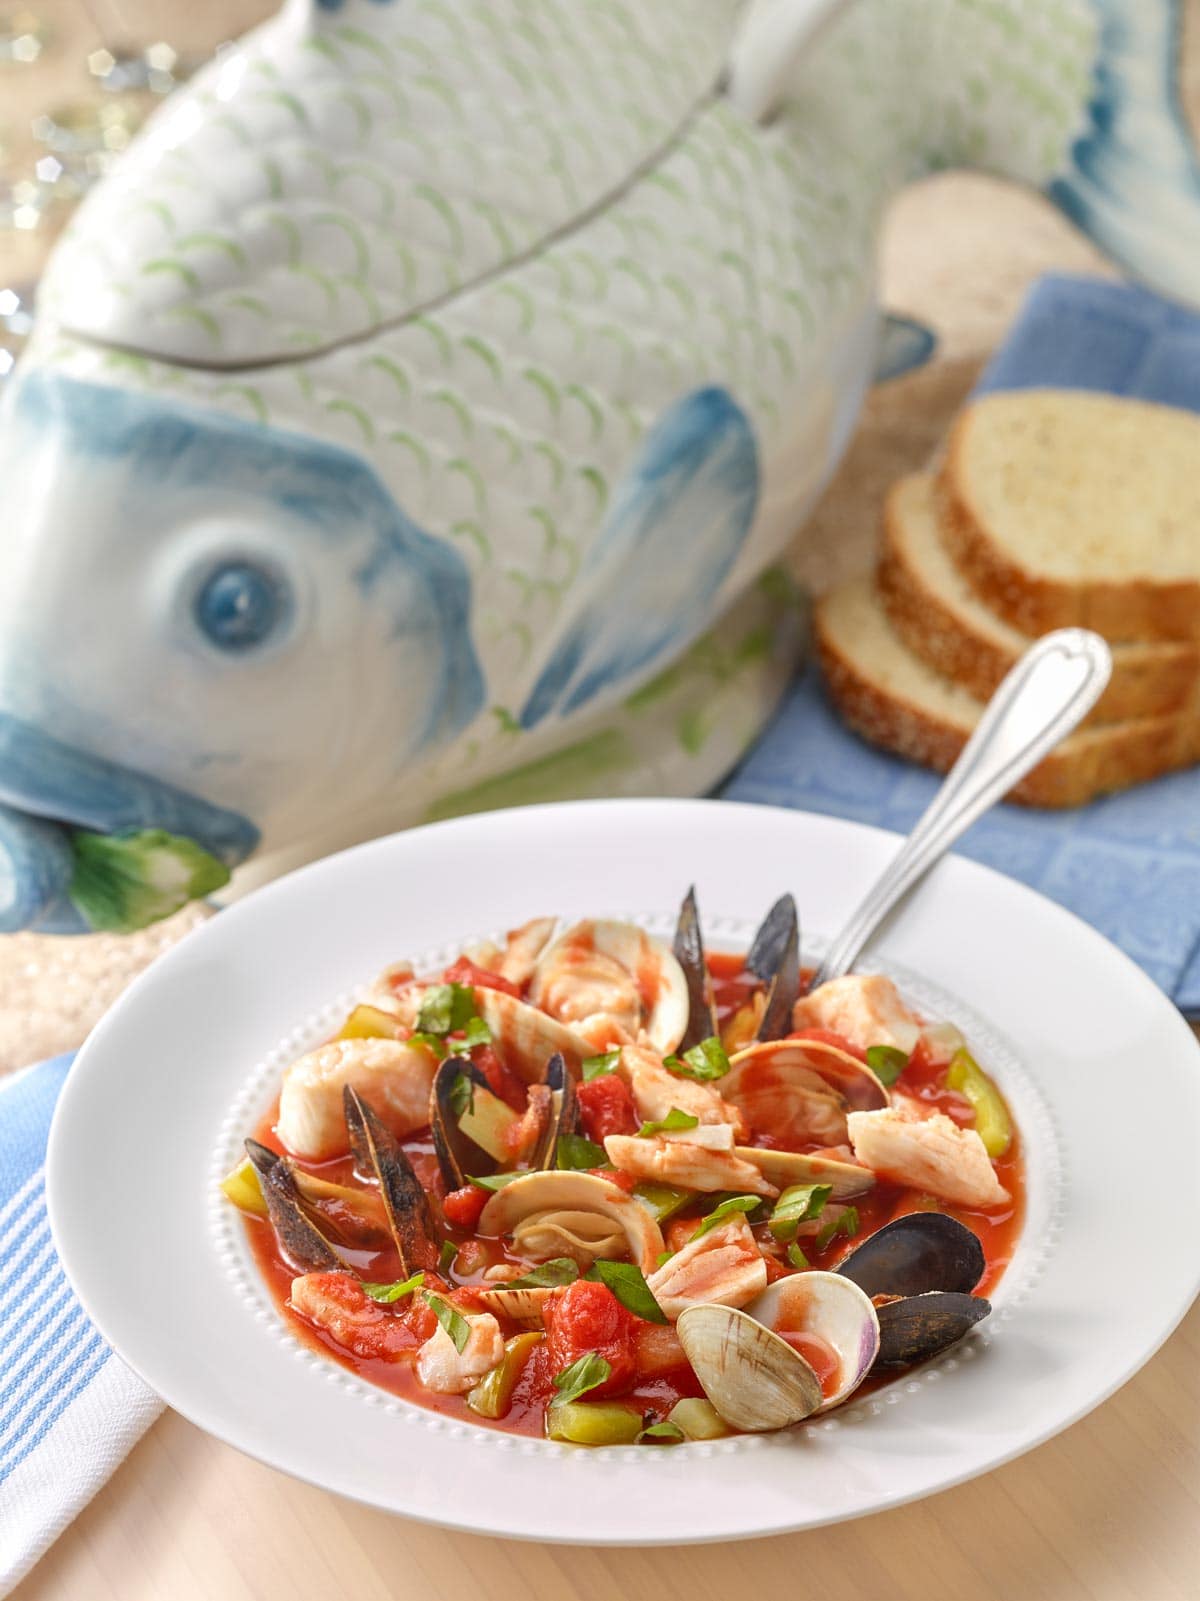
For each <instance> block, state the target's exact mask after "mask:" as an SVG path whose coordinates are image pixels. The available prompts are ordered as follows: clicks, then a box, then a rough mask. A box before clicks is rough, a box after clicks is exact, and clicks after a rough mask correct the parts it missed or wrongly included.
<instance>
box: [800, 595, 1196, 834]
mask: <svg viewBox="0 0 1200 1601" xmlns="http://www.w3.org/2000/svg"><path fill="white" fill-rule="evenodd" d="M815 630H816V640H817V653H818V657H819V660H820V663H821V669H822V672H823V673H824V676H825V682H826V684H827V686H828V688H829V693H830V696H831V697H832V699H833V701H834V704H835V705H836V706H837V707H838V709H839V711H840V712H841V713H842V716H843V717H844V718H845V719H846V721H847V722H848V723H849V724H850V726H851V727H852V728H853V729H855V730H856V731H857V732H858V733H859V734H861V735H862V736H863V738H864V739H867V740H870V741H871V743H872V744H875V745H881V746H883V748H884V749H885V750H890V751H895V752H896V753H897V754H898V755H900V756H907V757H908V758H909V759H910V760H912V761H916V762H922V763H923V764H924V765H925V766H927V767H933V768H935V769H937V770H938V771H939V772H945V771H946V769H947V768H949V767H950V766H952V764H953V762H954V760H955V758H956V757H957V755H958V753H959V751H960V750H961V749H962V747H963V745H964V744H965V743H966V741H967V739H968V737H969V736H970V733H971V730H972V729H973V728H974V726H975V724H976V722H977V721H978V719H979V716H980V713H981V712H982V710H983V703H982V702H981V701H979V700H977V699H976V698H975V697H974V696H973V695H969V694H968V693H967V691H966V690H965V689H962V688H960V687H959V686H958V685H957V684H955V683H952V682H951V681H950V680H949V679H947V678H943V677H942V675H941V674H940V673H936V672H934V670H933V669H932V668H931V667H929V666H928V665H927V664H926V663H925V662H923V661H922V660H921V659H920V657H919V656H914V655H913V653H912V652H911V651H910V650H909V649H908V648H907V646H906V645H905V644H904V643H903V641H902V640H901V639H900V636H899V635H898V634H897V633H896V631H895V629H894V628H893V627H892V625H891V623H890V622H889V620H888V615H887V612H886V611H885V610H884V607H883V602H882V601H881V599H880V597H879V593H878V590H877V589H876V587H875V585H874V584H873V582H872V581H871V579H870V578H867V577H864V578H857V579H853V580H852V581H851V582H850V583H848V584H844V585H842V587H841V588H839V589H835V590H834V591H833V592H832V593H831V594H829V595H826V596H825V597H824V598H823V599H822V600H820V601H819V602H818V603H817V607H816V612H815ZM1195 761H1200V719H1196V718H1191V717H1143V718H1137V719H1134V720H1131V721H1128V722H1122V723H1105V724H1101V725H1098V726H1096V727H1093V728H1087V729H1083V730H1082V731H1080V732H1078V733H1075V734H1072V735H1071V736H1070V738H1069V739H1066V740H1064V741H1063V743H1062V744H1061V745H1060V746H1059V747H1058V749H1057V750H1055V751H1053V752H1052V753H1051V754H1050V755H1049V756H1047V757H1046V759H1045V761H1043V762H1041V763H1040V764H1039V765H1038V766H1037V767H1036V768H1035V769H1034V770H1033V772H1032V773H1030V774H1029V775H1028V777H1027V778H1025V779H1023V780H1022V781H1021V783H1020V784H1019V785H1017V787H1016V789H1014V790H1013V792H1012V794H1011V795H1010V796H1009V799H1010V800H1016V801H1022V802H1024V803H1025V804H1027V805H1030V806H1079V805H1082V804H1083V803H1084V802H1085V801H1089V800H1092V799H1093V798H1094V797H1095V796H1097V795H1102V794H1104V793H1106V792H1107V791H1110V790H1118V789H1125V788H1127V787H1128V786H1129V785H1131V784H1138V783H1141V782H1143V781H1144V780H1145V779H1149V778H1157V777H1158V776H1159V775H1160V774H1162V773H1166V772H1170V771H1171V770H1172V769H1174V768H1177V767H1185V766H1187V765H1188V764H1189V763H1191V762H1195Z"/></svg>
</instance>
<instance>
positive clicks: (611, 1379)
mask: <svg viewBox="0 0 1200 1601" xmlns="http://www.w3.org/2000/svg"><path fill="white" fill-rule="evenodd" d="M542 1317H543V1319H544V1320H545V1324H546V1345H547V1348H548V1351H549V1357H550V1371H551V1372H552V1373H562V1372H564V1371H565V1370H566V1369H567V1368H569V1367H570V1366H571V1365H572V1363H574V1362H578V1360H579V1358H580V1357H581V1356H586V1355H587V1354H588V1352H589V1351H594V1352H596V1354H597V1355H598V1356H602V1357H603V1358H604V1360H605V1361H606V1362H607V1363H608V1365H609V1367H610V1368H611V1369H612V1372H611V1373H610V1374H609V1376H608V1378H607V1379H605V1381H604V1383H603V1384H600V1385H597V1386H596V1388H595V1389H594V1390H589V1391H588V1398H589V1399H593V1398H595V1399H599V1398H601V1397H602V1396H606V1395H621V1394H622V1393H623V1392H624V1391H625V1390H628V1389H629V1388H630V1387H631V1386H632V1384H633V1382H634V1379H635V1377H636V1374H637V1356H636V1346H635V1341H634V1326H635V1320H634V1318H633V1317H632V1316H631V1315H630V1313H628V1312H627V1311H626V1310H625V1308H624V1307H623V1306H622V1305H621V1303H620V1301H618V1300H617V1298H616V1296H615V1295H614V1294H613V1293H612V1291H611V1290H610V1289H609V1288H608V1286H607V1285H604V1284H593V1283H590V1282H589V1281H588V1280H586V1279H576V1281H575V1283H574V1284H568V1285H567V1286H566V1288H565V1289H561V1290H552V1291H551V1292H550V1295H549V1296H548V1298H547V1300H546V1302H545V1304H544V1306H543V1307H542Z"/></svg>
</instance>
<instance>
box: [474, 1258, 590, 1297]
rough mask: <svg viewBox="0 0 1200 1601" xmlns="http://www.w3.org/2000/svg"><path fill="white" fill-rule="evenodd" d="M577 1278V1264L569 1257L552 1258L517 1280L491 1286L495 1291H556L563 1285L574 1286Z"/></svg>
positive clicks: (506, 1280) (507, 1280)
mask: <svg viewBox="0 0 1200 1601" xmlns="http://www.w3.org/2000/svg"><path fill="white" fill-rule="evenodd" d="M578 1277H579V1267H578V1264H577V1263H575V1262H573V1261H572V1260H571V1258H570V1257H569V1256H553V1257H551V1258H550V1260H549V1261H548V1262H540V1263H539V1264H538V1266H537V1267H534V1268H530V1270H529V1272H528V1273H522V1274H521V1277H520V1278H519V1279H505V1280H504V1281H503V1282H502V1283H497V1284H495V1285H494V1286H492V1287H493V1288H494V1289H497V1290H557V1289H558V1288H559V1287H560V1286H561V1285H563V1284H574V1282H575V1280H576V1279H577V1278H578Z"/></svg>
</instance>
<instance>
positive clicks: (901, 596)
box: [878, 479, 1200, 726]
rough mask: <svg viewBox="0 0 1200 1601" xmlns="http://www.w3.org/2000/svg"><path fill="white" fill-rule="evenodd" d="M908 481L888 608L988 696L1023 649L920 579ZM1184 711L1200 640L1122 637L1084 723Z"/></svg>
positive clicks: (1190, 704)
mask: <svg viewBox="0 0 1200 1601" xmlns="http://www.w3.org/2000/svg"><path fill="white" fill-rule="evenodd" d="M910 482H911V480H910V479H902V480H901V481H900V482H899V483H897V484H894V485H893V486H892V489H891V490H890V491H889V493H888V496H887V499H886V501H885V503H884V509H883V522H882V541H881V546H880V556H879V572H878V582H879V592H880V596H881V598H882V600H883V604H884V608H885V610H886V611H887V614H888V619H889V621H890V622H891V624H892V627H893V628H894V629H895V630H896V632H897V633H898V634H899V635H900V637H901V639H902V640H903V641H904V643H905V644H906V645H907V646H908V648H909V650H910V651H912V653H913V655H914V656H917V657H919V658H920V659H921V660H922V661H923V662H925V663H927V665H928V666H930V667H932V668H933V669H934V671H935V672H939V673H941V674H942V676H943V677H945V678H951V679H953V680H954V681H955V682H956V683H958V684H961V685H962V687H963V688H964V689H966V690H969V691H970V693H971V694H972V695H975V696H977V697H978V698H979V699H980V700H987V698H988V697H989V696H990V695H991V694H992V692H993V691H994V690H995V688H996V687H997V685H998V684H999V683H1000V680H1001V679H1002V678H1003V677H1004V675H1005V673H1006V672H1008V670H1009V668H1011V667H1012V666H1013V665H1014V664H1015V662H1016V661H1017V659H1018V657H1019V655H1020V651H1019V650H1017V649H1013V648H1010V647H1009V646H1008V644H1007V643H1006V642H1004V641H1001V640H996V639H992V638H989V637H988V636H987V635H986V634H985V633H983V632H982V631H980V630H978V629H977V628H975V627H973V626H972V620H971V618H970V617H969V616H964V615H963V614H962V613H961V612H959V611H957V610H956V609H955V608H954V606H953V605H952V604H949V603H947V602H946V601H944V600H943V598H942V597H941V596H940V595H939V594H938V593H937V591H936V590H934V589H932V588H930V587H929V585H928V584H926V583H925V582H924V581H923V577H922V574H921V572H920V569H919V566H918V565H917V563H915V562H914V560H913V558H912V552H911V550H910V547H909V542H908V540H907V538H906V537H905V529H904V512H903V509H902V508H903V496H904V491H905V488H906V486H907V485H909V484H910ZM935 495H936V497H937V502H938V518H939V524H940V528H939V531H940V533H941V534H942V537H943V538H945V537H946V531H947V529H946V520H947V517H948V508H947V506H946V496H945V494H944V492H943V489H942V486H941V485H938V486H936V487H935ZM952 554H955V555H957V551H953V552H952ZM1029 643H1030V644H1032V643H1033V640H1032V638H1031V639H1030V641H1029ZM1184 713H1188V714H1190V715H1192V716H1200V648H1197V647H1196V646H1195V645H1193V644H1191V643H1187V642H1183V641H1176V640H1171V641H1157V642H1153V643H1136V644H1125V645H1118V646H1117V648H1116V650H1115V651H1114V654H1113V675H1112V679H1111V680H1110V682H1109V685H1108V688H1107V689H1106V690H1105V692H1104V694H1103V695H1102V696H1101V698H1100V700H1099V702H1098V703H1097V705H1096V706H1095V707H1094V708H1093V710H1092V711H1091V713H1090V714H1089V715H1088V717H1087V719H1086V723H1085V726H1091V725H1092V724H1096V723H1116V722H1124V721H1126V720H1128V719H1131V718H1142V717H1159V716H1170V715H1176V714H1184Z"/></svg>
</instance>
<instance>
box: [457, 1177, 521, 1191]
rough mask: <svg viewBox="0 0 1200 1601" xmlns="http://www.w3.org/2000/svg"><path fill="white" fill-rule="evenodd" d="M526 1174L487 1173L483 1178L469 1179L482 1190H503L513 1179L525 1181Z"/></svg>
mask: <svg viewBox="0 0 1200 1601" xmlns="http://www.w3.org/2000/svg"><path fill="white" fill-rule="evenodd" d="M526 1176H527V1175H526V1174H525V1173H487V1174H485V1175H484V1177H483V1178H468V1182H469V1183H471V1184H477V1185H478V1186H479V1188H480V1189H481V1190H502V1189H503V1188H504V1186H505V1185H506V1184H511V1183H512V1181H513V1179H523V1178H525V1177H526Z"/></svg>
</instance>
